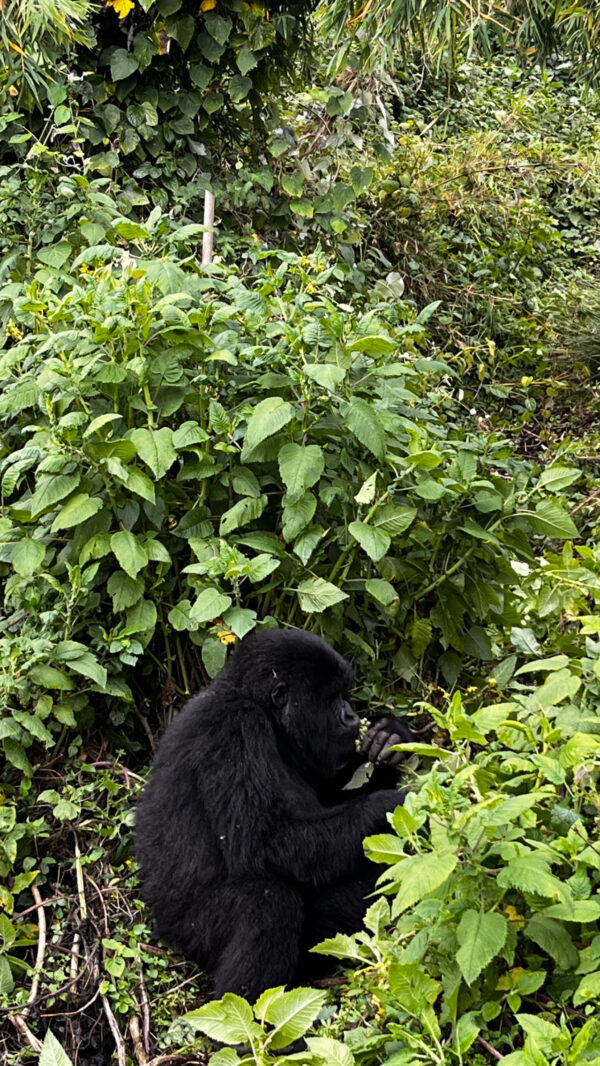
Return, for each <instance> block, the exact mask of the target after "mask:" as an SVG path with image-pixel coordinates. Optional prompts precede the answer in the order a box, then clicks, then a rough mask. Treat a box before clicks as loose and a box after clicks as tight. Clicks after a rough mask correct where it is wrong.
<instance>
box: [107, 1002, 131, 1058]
mask: <svg viewBox="0 0 600 1066" xmlns="http://www.w3.org/2000/svg"><path fill="white" fill-rule="evenodd" d="M101 999H102V1006H103V1007H104V1013H105V1015H106V1020H107V1022H108V1025H109V1028H110V1031H111V1033H112V1035H113V1040H114V1042H115V1048H116V1049H117V1058H118V1060H119V1066H127V1055H126V1052H125V1041H124V1040H123V1036H122V1034H121V1030H120V1029H119V1026H118V1025H117V1019H116V1018H115V1016H114V1014H113V1012H112V1010H111V1007H110V1003H109V1002H108V1000H107V998H106V996H101Z"/></svg>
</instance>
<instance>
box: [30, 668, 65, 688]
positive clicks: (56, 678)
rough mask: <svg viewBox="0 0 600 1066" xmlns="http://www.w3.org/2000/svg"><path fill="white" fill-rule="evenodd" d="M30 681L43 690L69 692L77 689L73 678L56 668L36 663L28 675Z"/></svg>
mask: <svg viewBox="0 0 600 1066" xmlns="http://www.w3.org/2000/svg"><path fill="white" fill-rule="evenodd" d="M28 677H29V680H30V681H32V682H33V684H34V685H40V687H41V688H57V689H59V690H60V691H61V692H69V691H70V690H71V689H73V688H75V685H74V683H73V680H72V678H70V677H68V676H67V675H66V674H64V673H63V671H62V670H57V669H56V667H55V666H47V665H46V664H45V663H36V665H35V666H32V667H31V669H30V670H29V673H28Z"/></svg>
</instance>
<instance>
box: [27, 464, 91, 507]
mask: <svg viewBox="0 0 600 1066" xmlns="http://www.w3.org/2000/svg"><path fill="white" fill-rule="evenodd" d="M80 478H81V474H80V473H79V471H78V472H77V473H75V474H50V475H44V476H43V477H40V479H39V482H38V487H37V488H36V490H35V492H34V494H33V496H32V497H31V499H30V501H29V507H30V510H31V517H32V518H37V517H38V515H40V514H42V513H43V512H44V511H49V510H51V508H52V507H53V505H54V504H55V503H58V501H59V500H64V498H65V496H69V495H70V493H71V492H73V489H75V488H77V486H78V484H79V480H80Z"/></svg>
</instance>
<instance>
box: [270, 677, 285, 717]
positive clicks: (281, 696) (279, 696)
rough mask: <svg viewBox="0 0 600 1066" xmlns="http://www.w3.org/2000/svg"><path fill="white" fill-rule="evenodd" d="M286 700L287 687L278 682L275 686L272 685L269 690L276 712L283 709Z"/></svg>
mask: <svg viewBox="0 0 600 1066" xmlns="http://www.w3.org/2000/svg"><path fill="white" fill-rule="evenodd" d="M287 698H288V692H287V685H285V684H284V683H283V681H278V682H277V684H276V685H274V686H273V688H272V689H271V701H272V703H273V706H274V707H276V708H277V710H278V711H280V710H281V709H282V708H283V707H285V705H286V703H287Z"/></svg>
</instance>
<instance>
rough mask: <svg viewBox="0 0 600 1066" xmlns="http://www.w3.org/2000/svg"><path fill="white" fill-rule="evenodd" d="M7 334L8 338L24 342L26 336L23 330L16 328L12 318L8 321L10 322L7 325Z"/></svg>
mask: <svg viewBox="0 0 600 1066" xmlns="http://www.w3.org/2000/svg"><path fill="white" fill-rule="evenodd" d="M6 332H7V334H8V336H9V337H11V338H12V340H13V341H22V340H23V336H24V335H23V333H22V332H21V330H20V329H19V327H18V326H15V324H14V322H13V320H12V318H10V319H9V320H8V322H7V323H6Z"/></svg>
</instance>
